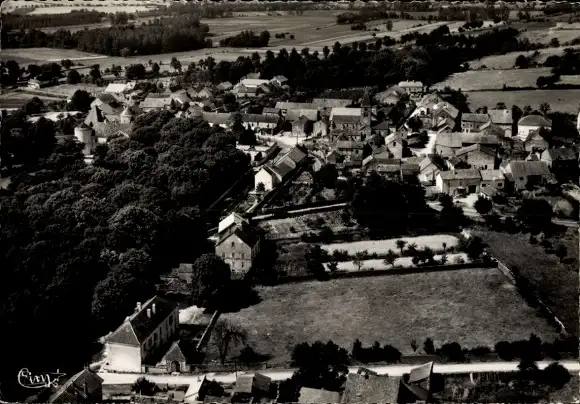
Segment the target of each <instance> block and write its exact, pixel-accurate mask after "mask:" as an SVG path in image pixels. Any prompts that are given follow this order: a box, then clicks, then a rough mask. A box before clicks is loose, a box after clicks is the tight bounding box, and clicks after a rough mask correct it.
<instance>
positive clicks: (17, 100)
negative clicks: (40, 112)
mask: <svg viewBox="0 0 580 404" xmlns="http://www.w3.org/2000/svg"><path fill="white" fill-rule="evenodd" d="M34 97H38V98H39V99H40V100H42V101H44V102H51V101H62V100H63V99H62V98H57V97H49V96H43V95H36V94H29V93H21V92H11V93H5V94H0V108H20V107H22V106H23V105H24V104H26V103H27V102H28V101H30V100H31V99H33V98H34Z"/></svg>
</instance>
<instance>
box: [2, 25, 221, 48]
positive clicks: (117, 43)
mask: <svg viewBox="0 0 580 404" xmlns="http://www.w3.org/2000/svg"><path fill="white" fill-rule="evenodd" d="M208 32H209V27H208V26H207V24H201V23H200V22H199V19H198V18H197V17H195V16H191V15H183V16H179V17H172V18H159V19H155V20H152V21H149V22H147V23H143V24H141V25H139V26H134V25H125V26H114V27H111V28H94V29H85V30H81V31H77V32H74V33H71V32H70V31H68V30H64V29H59V30H58V31H56V32H55V33H54V34H47V33H45V32H42V31H39V30H37V29H32V30H30V31H28V32H26V33H25V32H24V31H19V32H17V33H10V34H8V33H7V32H6V31H5V30H4V29H3V30H2V45H3V46H4V47H6V48H31V47H53V48H65V49H77V50H80V51H84V52H93V53H101V54H106V55H112V56H132V55H152V54H157V53H168V52H181V51H188V50H195V49H201V48H204V47H205V46H208V45H210V43H211V41H209V39H206V36H207V33H208ZM208 41H209V42H208Z"/></svg>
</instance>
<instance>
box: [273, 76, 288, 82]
mask: <svg viewBox="0 0 580 404" xmlns="http://www.w3.org/2000/svg"><path fill="white" fill-rule="evenodd" d="M272 80H278V81H279V82H280V83H283V82H285V81H288V78H287V77H286V76H282V75H278V76H274V78H273V79H272Z"/></svg>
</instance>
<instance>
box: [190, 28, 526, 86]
mask: <svg viewBox="0 0 580 404" xmlns="http://www.w3.org/2000/svg"><path fill="white" fill-rule="evenodd" d="M448 32H449V29H448V28H447V27H446V26H444V27H442V28H439V29H438V30H436V31H435V33H431V34H424V35H421V36H418V37H417V45H419V46H409V47H404V48H402V49H387V48H385V47H384V40H383V39H377V40H376V41H375V43H371V44H368V45H367V44H366V43H360V44H359V43H353V44H351V45H350V46H346V45H342V44H340V43H339V42H336V43H335V44H334V45H333V46H332V47H331V48H329V47H324V48H323V50H322V55H320V54H319V53H318V52H317V51H315V52H311V51H310V50H309V49H308V48H304V49H302V50H301V51H299V50H296V49H292V50H290V51H288V50H286V49H281V50H280V51H279V52H278V53H277V54H274V52H271V51H268V52H266V55H265V58H262V57H261V56H260V55H259V54H258V53H255V54H253V55H251V56H249V57H239V58H238V59H237V60H236V61H234V62H227V61H220V62H219V63H217V62H216V61H215V60H214V59H213V58H208V59H206V60H204V61H202V62H201V63H200V64H199V66H203V67H207V68H204V69H196V67H197V66H198V65H195V64H194V65H190V68H189V69H188V70H187V71H186V74H185V76H184V78H183V79H184V81H185V82H186V83H195V82H199V81H210V82H214V83H220V82H223V81H230V82H232V83H235V82H237V81H239V79H240V78H241V77H243V76H245V75H247V74H248V73H251V72H254V71H259V72H261V77H262V78H265V79H269V78H272V77H274V76H275V75H284V76H286V77H287V78H288V79H289V80H290V82H291V83H292V85H293V87H295V88H298V89H299V90H301V89H302V90H321V89H328V88H345V87H364V86H373V85H378V87H379V88H385V87H386V86H387V85H389V84H392V83H396V82H398V81H401V80H421V81H423V82H424V83H426V84H432V83H436V82H439V81H441V80H443V79H444V78H446V77H447V76H448V75H449V74H451V73H454V72H458V71H461V70H463V67H462V65H463V64H464V63H466V62H468V61H470V60H473V59H477V58H481V57H483V56H487V55H492V54H502V53H507V52H511V51H513V50H518V49H521V48H522V47H525V41H521V42H520V41H519V40H518V39H517V35H518V31H517V30H512V29H504V30H501V31H500V30H494V31H491V32H487V33H484V34H481V35H479V36H477V37H467V36H465V35H449V33H448ZM440 60H445V61H446V62H445V63H439V62H437V61H440Z"/></svg>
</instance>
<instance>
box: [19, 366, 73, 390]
mask: <svg viewBox="0 0 580 404" xmlns="http://www.w3.org/2000/svg"><path fill="white" fill-rule="evenodd" d="M63 376H65V374H64V373H60V372H59V371H58V369H57V371H56V372H54V373H32V372H30V371H29V370H28V369H26V368H24V369H20V371H19V372H18V384H20V385H21V386H22V387H25V388H27V389H43V388H48V387H58V380H59V379H60V378H61V377H63Z"/></svg>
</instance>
